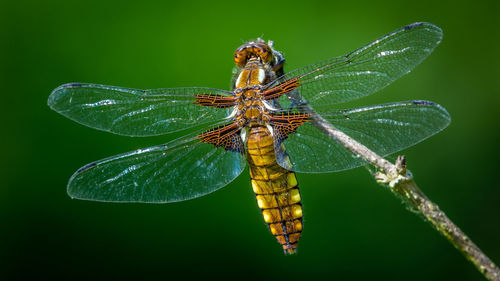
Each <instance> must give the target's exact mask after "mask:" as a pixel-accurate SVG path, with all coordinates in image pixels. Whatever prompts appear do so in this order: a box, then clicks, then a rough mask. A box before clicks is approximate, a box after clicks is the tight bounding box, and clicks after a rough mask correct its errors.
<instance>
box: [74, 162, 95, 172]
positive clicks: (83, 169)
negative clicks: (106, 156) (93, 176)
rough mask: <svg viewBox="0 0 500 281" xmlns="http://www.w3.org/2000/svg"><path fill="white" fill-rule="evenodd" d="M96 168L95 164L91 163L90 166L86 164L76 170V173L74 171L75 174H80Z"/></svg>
mask: <svg viewBox="0 0 500 281" xmlns="http://www.w3.org/2000/svg"><path fill="white" fill-rule="evenodd" d="M95 166H97V162H92V163H90V164H87V165H85V166H83V167H81V168H80V169H78V171H76V172H77V173H82V172H85V171H86V170H89V169H90V168H93V167H95Z"/></svg>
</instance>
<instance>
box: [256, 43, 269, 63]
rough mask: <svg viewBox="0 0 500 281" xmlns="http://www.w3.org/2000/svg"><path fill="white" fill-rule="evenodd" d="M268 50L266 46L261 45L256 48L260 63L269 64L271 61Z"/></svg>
mask: <svg viewBox="0 0 500 281" xmlns="http://www.w3.org/2000/svg"><path fill="white" fill-rule="evenodd" d="M268 48H269V47H267V46H266V45H262V46H259V47H258V48H256V49H257V50H256V53H257V55H258V56H259V57H260V59H261V60H262V62H265V63H268V62H270V61H271V59H272V56H271V52H270V51H269V49H268Z"/></svg>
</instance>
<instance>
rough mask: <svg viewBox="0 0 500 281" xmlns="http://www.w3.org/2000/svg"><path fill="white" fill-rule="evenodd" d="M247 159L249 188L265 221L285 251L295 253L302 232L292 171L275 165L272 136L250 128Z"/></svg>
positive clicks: (298, 194)
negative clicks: (250, 184) (251, 189)
mask: <svg viewBox="0 0 500 281" xmlns="http://www.w3.org/2000/svg"><path fill="white" fill-rule="evenodd" d="M247 148H248V150H247V154H248V155H247V159H248V164H249V167H250V177H251V178H252V188H253V191H254V193H255V197H256V199H257V204H258V206H259V208H260V209H261V211H262V216H263V217H264V221H265V222H266V224H267V225H268V226H269V229H270V230H271V233H272V234H273V235H274V236H275V237H276V239H277V240H278V242H279V243H280V244H281V245H282V246H283V250H284V251H285V253H287V254H292V253H295V252H296V249H297V243H298V242H299V239H300V234H301V232H302V204H301V197H300V192H299V187H298V184H297V178H296V177H295V173H293V172H292V171H289V170H286V169H284V168H282V167H281V166H279V165H278V163H277V162H276V159H275V151H274V141H273V136H272V135H271V134H270V132H269V130H268V129H267V128H266V127H254V128H250V130H249V134H248V142H247Z"/></svg>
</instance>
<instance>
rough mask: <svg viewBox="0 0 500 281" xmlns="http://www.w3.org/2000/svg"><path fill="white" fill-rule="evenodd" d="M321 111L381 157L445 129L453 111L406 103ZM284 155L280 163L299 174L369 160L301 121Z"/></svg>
mask: <svg viewBox="0 0 500 281" xmlns="http://www.w3.org/2000/svg"><path fill="white" fill-rule="evenodd" d="M318 113H319V114H320V115H321V116H322V117H324V118H325V119H326V120H328V121H329V122H330V123H331V124H332V125H333V126H334V127H336V128H337V129H339V130H341V131H343V132H344V133H346V134H347V135H348V136H350V137H351V138H353V139H354V140H356V141H358V142H360V143H362V144H363V145H365V146H366V147H368V148H369V149H371V150H373V151H374V152H376V153H377V154H379V155H381V156H386V155H388V154H391V153H394V152H397V151H400V150H402V149H404V148H407V147H409V146H412V145H414V144H416V143H418V142H420V141H422V140H424V139H426V138H428V137H430V136H432V135H434V134H436V133H437V132H439V131H441V130H442V129H444V128H445V127H446V126H447V125H448V124H449V123H450V120H451V118H450V115H449V114H448V112H447V111H446V110H445V109H444V108H443V107H441V106H440V105H439V104H436V103H433V102H429V101H407V102H396V103H389V104H381V105H375V106H369V107H361V108H354V109H345V110H322V111H318ZM284 145H285V148H286V152H287V153H288V154H289V155H290V161H291V163H290V162H289V161H287V159H286V157H277V160H278V162H279V164H280V165H281V166H283V167H285V168H287V169H293V170H295V171H297V172H304V173H314V172H333V171H340V170H345V169H351V168H355V167H358V166H362V165H365V164H366V163H365V162H364V161H363V160H362V159H360V158H359V157H357V156H356V155H354V154H353V153H351V152H350V151H349V150H347V149H346V148H344V147H343V146H342V145H340V144H339V143H337V142H335V141H333V140H331V139H330V138H329V137H328V136H327V135H325V134H324V133H323V132H321V131H320V130H319V129H317V128H316V127H315V126H314V125H313V124H311V123H310V122H308V123H306V124H303V125H301V126H300V127H299V128H298V130H297V132H296V133H294V134H291V135H290V136H289V137H288V138H287V139H286V140H285V141H284Z"/></svg>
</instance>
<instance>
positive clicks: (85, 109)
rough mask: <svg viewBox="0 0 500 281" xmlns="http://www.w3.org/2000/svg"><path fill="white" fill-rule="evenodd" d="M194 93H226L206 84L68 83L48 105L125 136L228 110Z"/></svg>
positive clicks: (210, 118)
mask: <svg viewBox="0 0 500 281" xmlns="http://www.w3.org/2000/svg"><path fill="white" fill-rule="evenodd" d="M196 95H221V96H229V95H231V93H230V92H226V91H223V90H217V89H210V88H172V89H154V90H137V89H129V88H121V87H115V86H106V85H97V84H81V83H72V84H65V85H62V86H60V87H58V88H56V89H55V90H54V91H53V92H52V93H51V95H50V96H49V100H48V105H49V106H50V107H51V108H52V109H53V110H55V111H57V112H58V113H60V114H62V115H64V116H66V117H68V118H69V119H72V120H74V121H76V122H78V123H81V124H83V125H86V126H89V127H91V128H95V129H99V130H103V131H107V132H111V133H115V134H119V135H126V136H154V135H160V134H166V133H172V132H175V131H180V130H184V129H189V128H193V127H197V126H200V125H204V124H205V125H209V124H213V123H216V122H220V121H221V120H223V119H224V117H225V116H227V115H228V111H227V110H224V109H220V108H216V107H206V106H200V105H198V104H195V100H196Z"/></svg>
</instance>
